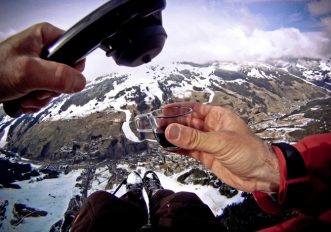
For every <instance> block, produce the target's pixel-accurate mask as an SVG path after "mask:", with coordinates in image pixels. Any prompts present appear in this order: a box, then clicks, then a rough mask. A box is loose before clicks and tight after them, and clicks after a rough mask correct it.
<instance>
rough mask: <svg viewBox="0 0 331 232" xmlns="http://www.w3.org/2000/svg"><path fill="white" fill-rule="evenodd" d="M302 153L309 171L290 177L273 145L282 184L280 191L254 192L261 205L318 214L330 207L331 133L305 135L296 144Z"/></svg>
mask: <svg viewBox="0 0 331 232" xmlns="http://www.w3.org/2000/svg"><path fill="white" fill-rule="evenodd" d="M293 146H294V147H295V148H296V149H297V150H298V151H299V152H300V154H301V156H302V158H303V161H304V165H305V168H306V170H307V175H306V176H303V177H300V178H296V179H289V178H288V177H287V167H286V161H285V158H284V155H283V154H282V151H281V150H280V149H279V148H278V147H276V146H273V147H272V148H273V150H274V152H275V153H276V155H277V157H278V160H279V166H280V187H279V191H278V193H277V194H274V195H271V194H268V193H263V192H254V193H253V195H254V197H255V199H256V201H257V203H258V204H259V206H260V207H261V208H262V209H263V210H264V211H266V212H267V213H270V214H276V213H279V212H280V211H281V210H283V209H286V208H296V209H300V210H301V211H302V212H304V213H307V214H311V215H318V214H320V213H322V212H324V211H326V210H328V209H331V133H328V134H319V135H312V136H308V137H305V138H304V139H303V140H301V141H299V142H298V143H297V144H295V145H293Z"/></svg>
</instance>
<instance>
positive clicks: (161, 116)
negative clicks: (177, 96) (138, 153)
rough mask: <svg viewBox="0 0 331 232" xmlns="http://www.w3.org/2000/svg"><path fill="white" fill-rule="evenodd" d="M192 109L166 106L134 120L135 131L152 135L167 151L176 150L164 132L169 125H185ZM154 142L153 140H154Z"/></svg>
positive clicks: (138, 116)
mask: <svg viewBox="0 0 331 232" xmlns="http://www.w3.org/2000/svg"><path fill="white" fill-rule="evenodd" d="M191 114H192V108H190V107H186V106H166V107H164V108H161V109H158V110H154V111H152V112H150V113H147V114H140V115H137V116H136V117H135V118H134V122H135V126H136V130H137V131H138V132H140V133H153V134H154V137H155V139H156V141H157V142H158V143H159V144H160V145H161V147H163V148H165V149H167V150H178V149H180V148H178V147H177V146H175V145H173V144H171V143H170V142H169V141H168V140H167V139H166V137H165V130H166V128H167V126H168V125H170V124H171V123H179V124H182V125H187V122H188V117H191ZM154 141H155V140H154Z"/></svg>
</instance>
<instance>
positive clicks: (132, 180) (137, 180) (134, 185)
mask: <svg viewBox="0 0 331 232" xmlns="http://www.w3.org/2000/svg"><path fill="white" fill-rule="evenodd" d="M142 190H143V180H142V179H141V176H140V175H139V173H138V172H136V171H133V172H131V173H130V174H129V175H128V177H127V178H126V191H127V192H129V191H132V192H136V193H139V194H142Z"/></svg>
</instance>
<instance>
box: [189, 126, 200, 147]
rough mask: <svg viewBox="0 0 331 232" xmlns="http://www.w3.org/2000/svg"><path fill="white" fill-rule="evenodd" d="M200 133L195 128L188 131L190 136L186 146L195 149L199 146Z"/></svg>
mask: <svg viewBox="0 0 331 232" xmlns="http://www.w3.org/2000/svg"><path fill="white" fill-rule="evenodd" d="M200 139H201V136H200V133H199V132H198V131H197V130H192V132H191V133H190V136H189V137H188V143H187V145H188V147H190V148H191V149H193V150H194V149H196V148H197V147H198V146H199V143H200Z"/></svg>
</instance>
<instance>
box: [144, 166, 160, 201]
mask: <svg viewBox="0 0 331 232" xmlns="http://www.w3.org/2000/svg"><path fill="white" fill-rule="evenodd" d="M143 184H144V188H145V190H146V192H147V195H148V197H149V198H151V197H152V196H153V194H154V193H156V192H157V191H158V190H160V189H163V187H162V185H161V182H160V179H159V178H158V177H157V175H156V173H155V172H153V171H147V172H146V173H145V175H144V178H143Z"/></svg>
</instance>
